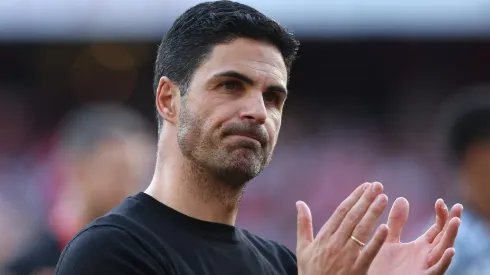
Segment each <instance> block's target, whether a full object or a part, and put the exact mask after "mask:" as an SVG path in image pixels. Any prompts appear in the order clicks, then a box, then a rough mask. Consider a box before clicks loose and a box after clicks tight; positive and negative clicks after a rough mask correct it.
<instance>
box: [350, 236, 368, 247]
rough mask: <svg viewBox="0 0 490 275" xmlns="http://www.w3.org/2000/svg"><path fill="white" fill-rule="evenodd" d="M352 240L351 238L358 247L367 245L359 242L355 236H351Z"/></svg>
mask: <svg viewBox="0 0 490 275" xmlns="http://www.w3.org/2000/svg"><path fill="white" fill-rule="evenodd" d="M350 238H351V239H352V240H353V241H354V242H356V243H357V244H358V245H360V246H365V245H366V244H365V243H363V242H361V241H359V240H358V239H357V238H356V237H354V236H352V235H351V236H350Z"/></svg>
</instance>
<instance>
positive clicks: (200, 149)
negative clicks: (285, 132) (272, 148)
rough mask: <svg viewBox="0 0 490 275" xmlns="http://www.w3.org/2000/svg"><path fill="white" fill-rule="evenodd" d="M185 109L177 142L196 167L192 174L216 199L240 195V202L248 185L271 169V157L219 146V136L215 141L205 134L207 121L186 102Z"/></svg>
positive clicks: (193, 166) (180, 120) (238, 197)
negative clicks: (195, 113) (188, 106)
mask: <svg viewBox="0 0 490 275" xmlns="http://www.w3.org/2000/svg"><path fill="white" fill-rule="evenodd" d="M181 106H182V108H181V110H180V111H181V112H180V114H179V126H178V134H177V140H178V144H179V147H180V149H181V152H182V154H183V155H184V157H185V158H186V159H187V160H188V161H189V163H190V164H191V165H190V166H192V167H189V171H188V172H189V173H192V174H193V176H195V177H196V180H197V181H199V182H200V184H205V185H206V186H203V187H204V188H205V189H207V190H208V191H210V192H211V193H214V194H213V196H219V197H222V196H230V195H231V194H239V195H237V197H236V199H237V200H239V199H240V198H241V194H242V193H243V189H244V188H245V186H246V184H247V183H248V182H249V181H250V180H252V179H253V178H255V177H256V176H257V175H258V174H259V173H260V172H262V170H263V169H264V168H265V167H266V166H267V164H268V163H269V161H270V157H271V154H269V155H267V154H266V153H263V154H260V153H257V152H256V151H255V152H253V151H252V150H251V149H247V148H232V149H231V151H230V150H228V148H225V147H224V146H219V142H221V140H220V139H219V137H216V138H215V139H213V138H212V136H206V135H204V133H205V131H204V130H203V129H205V127H206V124H205V122H204V121H201V120H200V119H199V117H198V116H196V115H194V114H192V113H191V112H190V110H189V109H188V108H186V106H185V102H182V105H181ZM206 182H207V183H206ZM216 183H218V184H219V186H217V184H216ZM225 193H227V194H228V195H225Z"/></svg>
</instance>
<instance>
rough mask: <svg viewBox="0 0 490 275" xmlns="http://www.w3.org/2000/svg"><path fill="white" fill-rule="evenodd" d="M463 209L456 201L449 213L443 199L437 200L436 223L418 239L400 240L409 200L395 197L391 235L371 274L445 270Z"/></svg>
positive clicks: (390, 217) (426, 272) (376, 259)
mask: <svg viewBox="0 0 490 275" xmlns="http://www.w3.org/2000/svg"><path fill="white" fill-rule="evenodd" d="M461 212H462V207H461V206H460V205H457V206H455V207H453V209H452V210H451V213H450V214H449V213H448V211H447V208H445V205H444V203H443V202H442V201H438V202H436V223H435V224H434V225H433V226H432V227H431V229H429V231H427V232H426V233H425V234H423V235H422V236H420V237H419V238H417V239H416V240H415V241H412V242H409V243H401V242H400V235H401V230H402V228H403V226H404V225H405V222H406V220H407V218H408V202H407V201H406V200H404V199H398V200H397V201H395V203H394V205H393V208H392V210H391V212H390V215H389V218H388V227H389V230H390V233H389V236H388V238H387V240H386V242H385V244H384V245H383V247H382V248H381V250H380V251H379V253H378V255H377V256H376V258H375V259H374V261H373V263H372V265H371V267H370V269H369V275H377V274H386V275H405V274H406V275H409V274H410V275H419V274H420V275H422V274H444V271H445V270H446V269H447V267H448V266H449V264H450V262H451V257H452V255H453V254H454V249H453V248H452V245H453V244H454V239H455V237H456V234H457V229H458V226H459V217H460V216H461ZM452 218H455V219H452ZM449 220H451V222H449Z"/></svg>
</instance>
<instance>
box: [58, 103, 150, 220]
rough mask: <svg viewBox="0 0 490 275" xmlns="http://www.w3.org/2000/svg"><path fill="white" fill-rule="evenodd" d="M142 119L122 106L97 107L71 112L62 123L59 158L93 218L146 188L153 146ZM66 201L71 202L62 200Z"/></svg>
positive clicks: (72, 185)
mask: <svg viewBox="0 0 490 275" xmlns="http://www.w3.org/2000/svg"><path fill="white" fill-rule="evenodd" d="M149 129H150V128H149V126H148V125H147V122H146V121H145V119H144V118H143V117H141V116H140V115H139V114H137V113H136V112H134V111H132V110H130V109H127V108H125V107H123V106H119V105H112V104H96V105H91V106H86V107H84V108H82V109H79V110H76V111H74V112H72V113H71V114H70V115H68V116H67V118H66V119H65V120H64V122H63V123H62V125H61V128H60V131H59V133H60V146H59V148H58V156H59V157H61V161H63V162H64V163H63V164H64V167H63V168H64V172H65V179H64V180H65V181H66V182H64V183H63V184H68V187H69V188H71V189H74V190H75V191H76V192H75V194H76V196H77V197H76V198H74V199H75V200H76V201H79V202H80V203H81V204H83V205H81V206H80V207H82V208H83V209H85V210H86V211H88V212H89V213H86V214H87V215H88V216H90V217H92V218H96V217H98V216H100V215H103V214H104V213H106V212H107V211H109V210H110V209H111V208H113V207H115V206H116V205H117V204H118V203H119V202H120V201H122V200H123V199H124V198H126V196H128V195H131V194H133V193H134V192H136V191H138V190H139V189H140V188H141V187H143V186H144V184H146V183H147V182H148V181H149V179H150V177H151V173H152V170H153V168H154V163H153V158H154V154H153V153H152V150H154V142H153V140H152V136H151V135H150V131H149ZM63 199H66V198H63Z"/></svg>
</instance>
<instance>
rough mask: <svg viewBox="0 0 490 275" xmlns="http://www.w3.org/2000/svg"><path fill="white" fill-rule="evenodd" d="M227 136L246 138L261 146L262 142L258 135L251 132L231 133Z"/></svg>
mask: <svg viewBox="0 0 490 275" xmlns="http://www.w3.org/2000/svg"><path fill="white" fill-rule="evenodd" d="M229 137H236V138H239V139H242V140H248V141H252V142H254V143H258V144H259V145H261V146H262V144H263V142H262V139H261V138H260V137H259V136H256V135H253V134H248V133H237V134H231V135H229Z"/></svg>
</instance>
